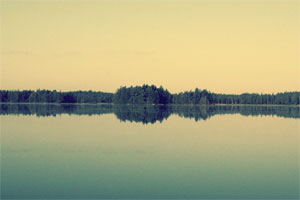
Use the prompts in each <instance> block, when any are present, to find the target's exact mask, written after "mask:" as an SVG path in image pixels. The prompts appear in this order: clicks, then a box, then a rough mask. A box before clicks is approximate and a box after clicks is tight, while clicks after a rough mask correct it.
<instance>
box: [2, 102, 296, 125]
mask: <svg viewBox="0 0 300 200" xmlns="http://www.w3.org/2000/svg"><path fill="white" fill-rule="evenodd" d="M108 113H114V114H115V115H116V117H117V118H118V119H120V120H121V121H130V122H141V123H143V124H147V123H155V122H157V121H159V122H162V121H163V120H164V119H167V118H168V117H169V116H170V115H172V114H176V115H178V116H180V117H184V118H190V119H194V120H195V121H199V120H206V119H209V118H210V117H212V116H214V115H223V114H241V115H244V116H265V115H271V116H278V117H284V118H300V111H299V107H297V106H253V105H251V106H232V105H230V106H229V105H226V106H225V105H224V106H183V105H168V106H162V105H154V106H150V105H137V106H133V105H112V104H101V105H78V104H62V105H59V104H0V115H20V114H21V115H36V116H38V117H40V116H41V117H46V116H56V115H61V114H69V115H103V114H108Z"/></svg>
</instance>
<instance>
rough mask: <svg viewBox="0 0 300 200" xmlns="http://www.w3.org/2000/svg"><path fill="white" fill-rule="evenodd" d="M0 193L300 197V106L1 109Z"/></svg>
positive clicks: (90, 196)
mask: <svg viewBox="0 0 300 200" xmlns="http://www.w3.org/2000/svg"><path fill="white" fill-rule="evenodd" d="M0 114H1V115H0V118H1V199H120V198H121V199H192V198H193V199H298V198H299V119H300V116H299V107H280V106H278V107H270V106H269V107H263V106H260V107H255V106H244V107H243V106H223V107H222V106H211V107H205V106H204V107H201V106H199V107H195V106H174V107H165V106H137V107H133V106H111V105H104V106H93V105H90V106H74V105H73V106H70V105H64V106H58V105H2V106H1V109H0Z"/></svg>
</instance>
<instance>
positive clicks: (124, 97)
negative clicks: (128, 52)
mask: <svg viewBox="0 0 300 200" xmlns="http://www.w3.org/2000/svg"><path fill="white" fill-rule="evenodd" d="M0 102H2V103H42V104H43V103H53V104H68V103H72V104H105V103H114V104H125V105H126V104H130V105H137V104H138V105H143V104H145V105H171V104H172V105H177V104H178V105H300V92H297V91H294V92H283V93H276V94H257V93H243V94H239V95H237V94H217V93H213V92H210V91H208V90H206V89H204V90H201V89H198V88H196V89H195V90H190V91H185V92H180V93H174V94H172V93H170V92H169V91H168V90H167V89H164V88H163V87H162V86H160V87H156V86H155V85H145V84H144V85H142V86H134V87H133V86H130V87H120V88H119V89H118V90H117V91H116V92H115V93H107V92H101V91H98V92H95V91H91V90H90V91H72V92H61V91H56V90H35V91H34V90H21V91H20V90H0Z"/></svg>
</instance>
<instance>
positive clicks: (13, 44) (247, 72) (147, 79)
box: [0, 0, 300, 93]
mask: <svg viewBox="0 0 300 200" xmlns="http://www.w3.org/2000/svg"><path fill="white" fill-rule="evenodd" d="M0 2H1V3H0V5H1V8H0V17H1V31H0V33H1V41H0V42H1V43H0V44H1V52H0V53H1V54H0V59H1V61H0V64H1V75H0V77H1V87H0V88H1V89H38V88H41V89H56V90H79V89H80V90H89V89H91V90H101V91H107V92H114V91H115V90H116V89H117V88H118V87H119V86H121V85H127V86H129V85H140V84H143V83H147V84H155V85H157V86H159V85H163V86H164V87H165V88H167V89H169V90H170V91H171V92H179V91H184V90H190V89H194V88H196V87H198V88H201V89H204V88H206V89H208V90H210V91H213V92H220V93H242V92H258V93H260V92H264V93H272V92H281V91H294V90H299V87H300V86H299V84H300V70H299V62H300V59H299V46H300V40H299V37H300V31H299V27H300V23H299V10H300V7H299V1H298V0H282V1H278V0H276V1H275V0H274V1H272V0H265V1H264V0H261V1H258V0H219V1H215V0H213V1H210V0H198V1H197V0H180V1H179V0H174V1H171V0H149V1H146V0H141V1H138V0H119V1H117V0H111V1H110V0H105V1H104V0H103V1H101V0H99V1H96V0H95V1H83V0H65V1H60V0H51V1H50V0H43V1H42V0H35V1H31V0H27V1H14V0H1V1H0Z"/></svg>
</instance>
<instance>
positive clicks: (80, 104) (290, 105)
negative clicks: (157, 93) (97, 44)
mask: <svg viewBox="0 0 300 200" xmlns="http://www.w3.org/2000/svg"><path fill="white" fill-rule="evenodd" d="M1 104H15V105H18V104H20V105H24V104H25V105H57V106H59V105H79V106H83V105H94V106H97V105H118V106H122V105H123V106H206V107H209V106H287V107H300V105H295V104H116V103H41V102H33V103H29V102H0V105H1Z"/></svg>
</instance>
